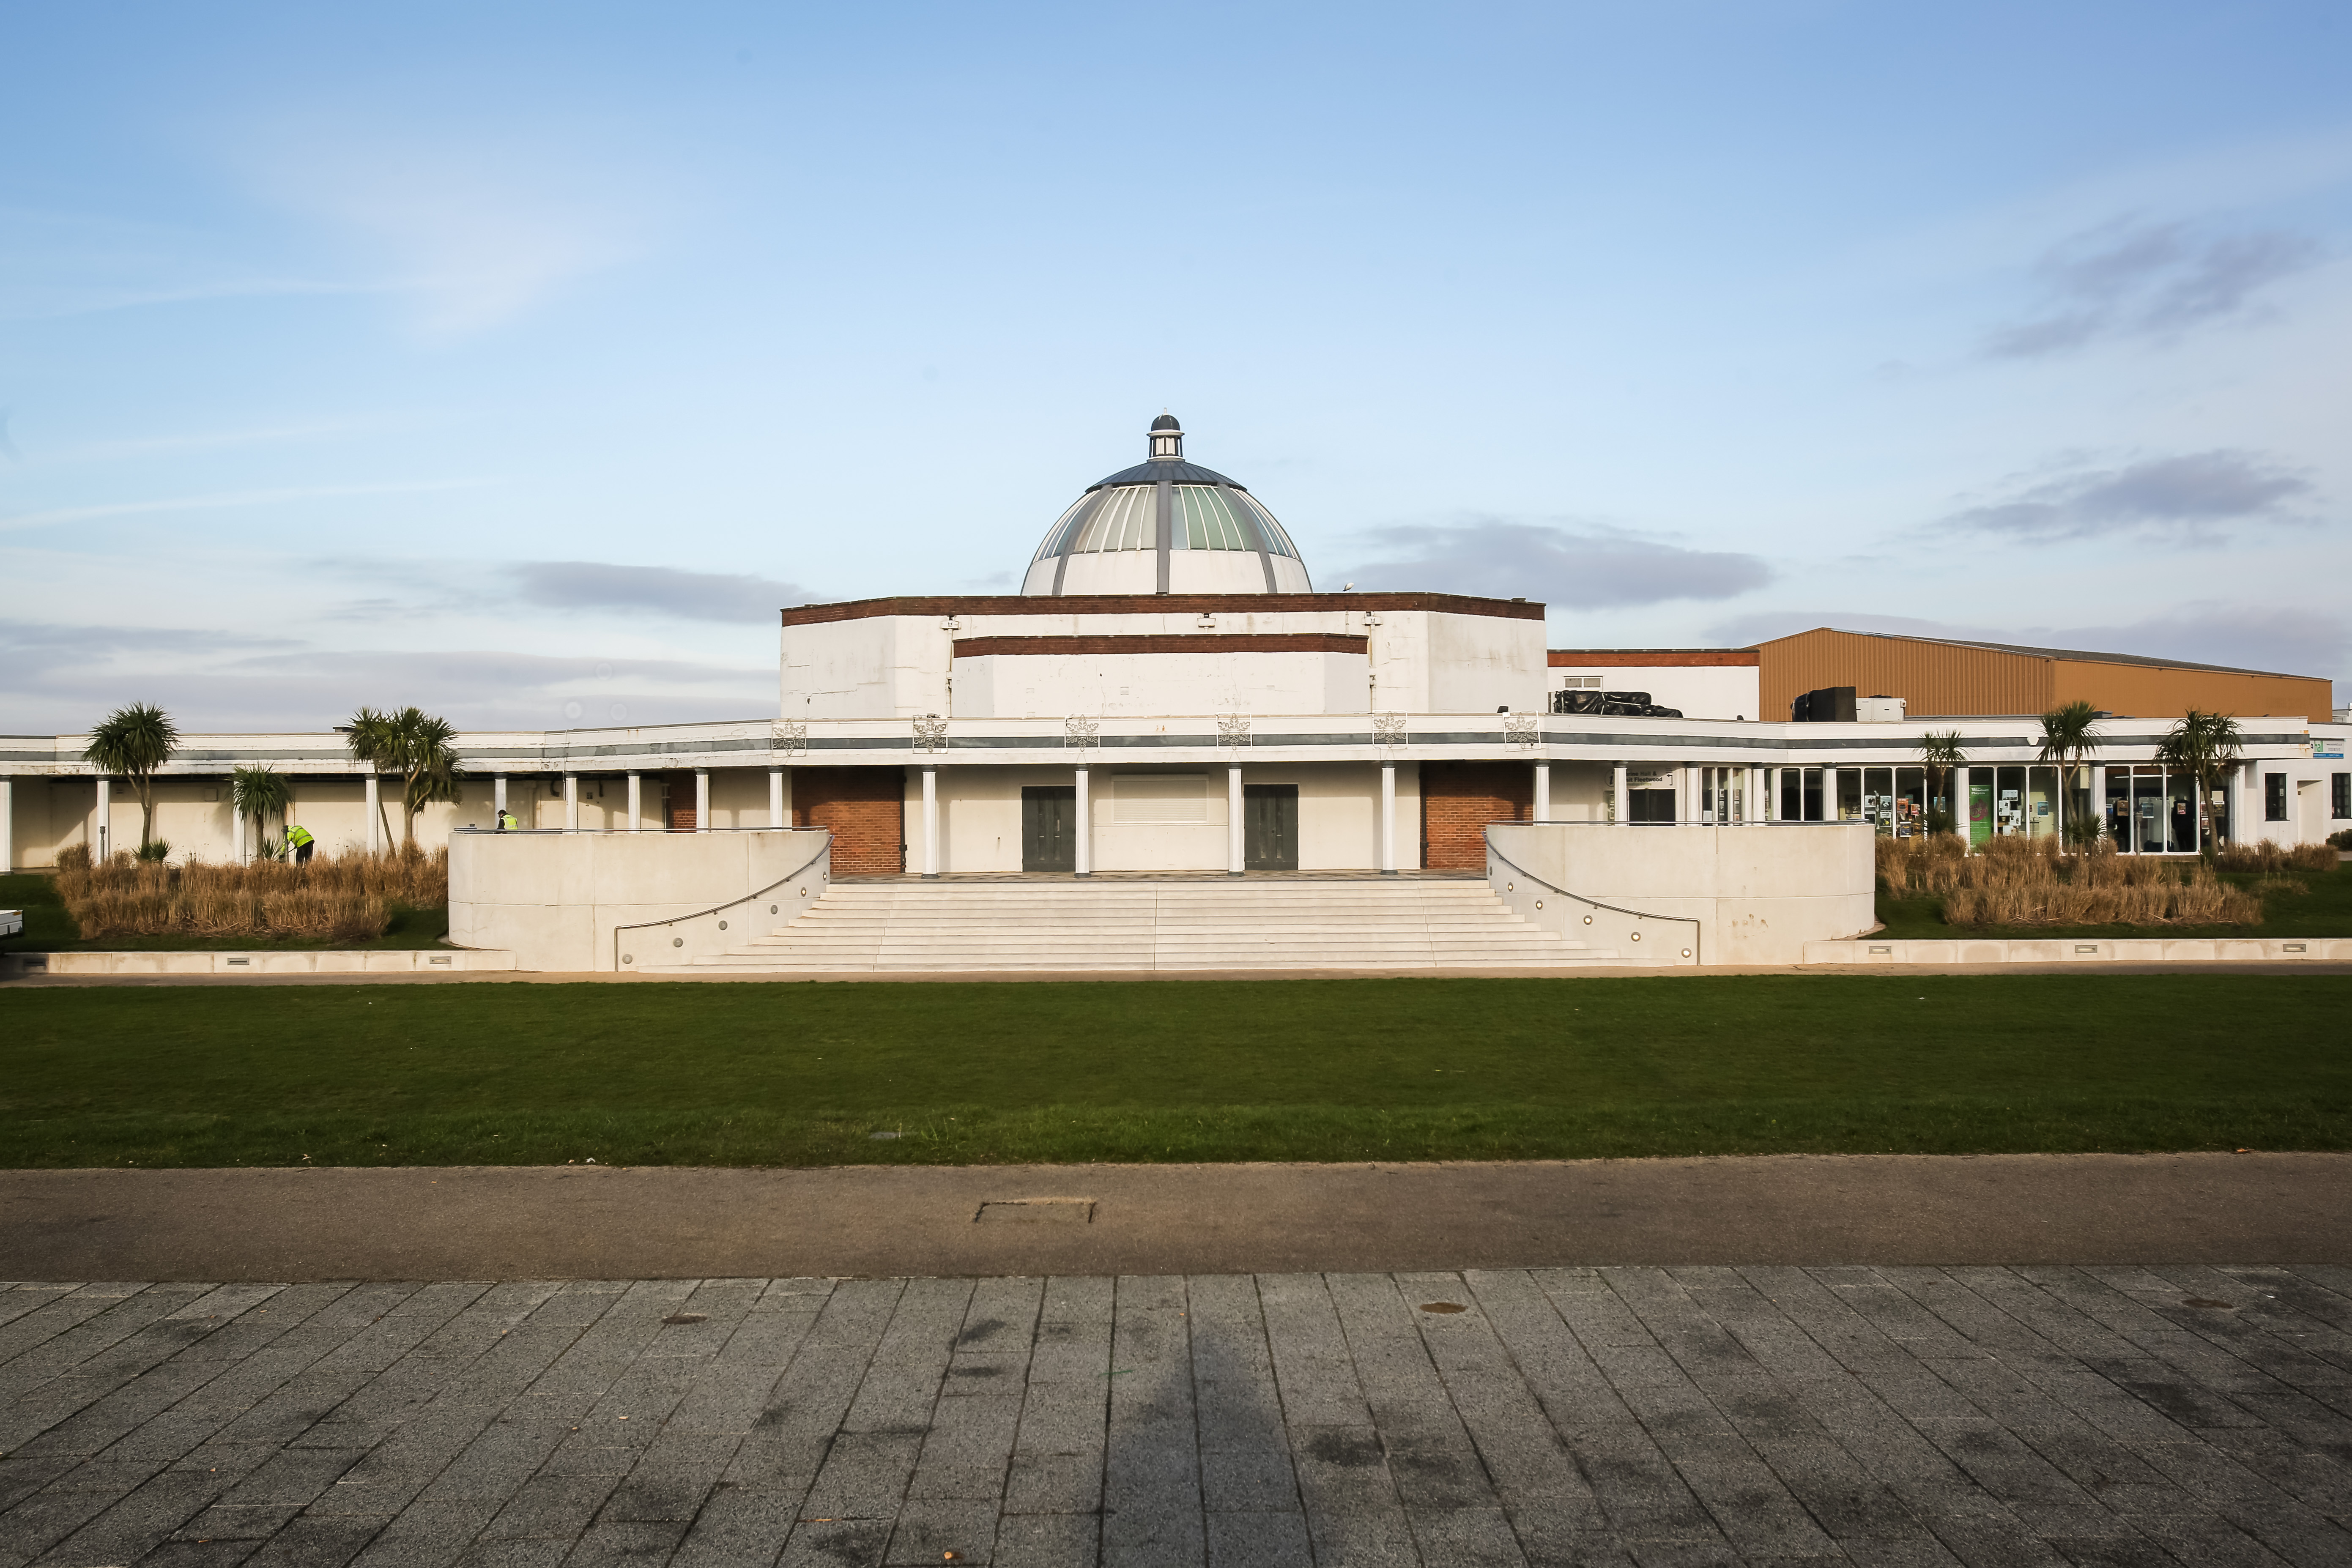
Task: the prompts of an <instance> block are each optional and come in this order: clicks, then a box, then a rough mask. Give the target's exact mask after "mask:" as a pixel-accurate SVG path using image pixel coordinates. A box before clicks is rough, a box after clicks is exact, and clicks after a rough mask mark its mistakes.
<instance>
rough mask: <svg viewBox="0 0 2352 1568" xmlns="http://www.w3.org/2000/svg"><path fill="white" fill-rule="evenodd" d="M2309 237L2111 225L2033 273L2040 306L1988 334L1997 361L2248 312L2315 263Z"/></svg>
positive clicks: (2056, 250)
mask: <svg viewBox="0 0 2352 1568" xmlns="http://www.w3.org/2000/svg"><path fill="white" fill-rule="evenodd" d="M2321 254H2322V253H2321V247H2320V246H2319V244H2318V242H2317V241H2316V240H2315V239H2313V238H2312V237H2309V236H2308V235H2301V234H2294V233H2290V232H2287V231H2285V230H2283V229H2263V230H2255V231H2252V232H2248V233H2243V234H2210V233H2206V232H2203V231H2201V230H2200V229H2199V228H2198V227H2197V226H2195V225H2192V224H2189V223H2186V222H2176V223H2149V222H2147V221H2145V220H2142V219H2129V218H2127V219H2118V220H2116V221H2115V222H2112V223H2106V224H2102V225H2100V226H2098V227H2096V228H2092V229H2086V230H2084V232H2082V233H2080V234H2077V235H2075V236H2074V237H2071V238H2069V239H2067V240H2065V241H2063V242H2062V243H2061V244H2059V245H2058V246H2056V247H2053V249H2052V250H2051V251H2050V252H2049V253H2048V254H2047V255H2045V256H2044V257H2043V258H2042V260H2041V262H2040V263H2039V264H2038V265H2037V266H2036V267H2035V268H2034V278H2035V281H2036V282H2037V283H2038V284H2039V285H2040V288H2041V291H2042V303H2041V305H2040V307H2039V308H2038V309H2037V310H2035V311H2034V312H2033V313H2032V314H2031V315H2028V316H2027V317H2025V318H2024V319H2023V320H2021V321H2012V322H2010V323H2008V324H2007V325H2004V326H2001V327H1998V328H1995V329H1994V330H1993V331H1992V332H1991V333H1990V334H1989V335H1988V337H1987V339H1986V342H1985V350H1986V352H1987V353H1990V354H1991V355H1992V356H1993V357H1994V358H1996V359H2038V358H2042V357H2045V356H2048V355H2052V354H2059V353H2066V352H2068V351H2070V350H2074V349H2078V348H2082V347H2084V346H2085V345H2087V344H2090V343H2093V342H2099V341H2101V340H2104V339H2110V338H2133V337H2137V338H2158V339H2161V338H2170V337H2173V336H2176V335H2178V334H2179V333H2181V332H2183V331H2188V330H2189V329H2190V328H2193V327H2199V326H2203V325H2205V324H2207V323H2209V322H2214V321H2227V320H2229V319H2231V318H2233V317H2241V316H2244V315H2246V314H2248V313H2249V312H2250V311H2251V310H2252V308H2253V305H2254V302H2255V296H2256V295H2257V294H2258V293H2260V292H2261V291H2262V290H2263V289H2265V288H2267V287H2268V286H2269V285H2271V284H2273V283H2275V282H2277V281H2278V280H2279V279H2283V278H2285V277H2288V276H2290V275H2291V274H2293V273H2296V272H2299V271H2302V270H2303V269H2304V268H2307V267H2310V266H2312V265H2313V264H2315V262H2317V261H2318V260H2319V259H2320V257H2321Z"/></svg>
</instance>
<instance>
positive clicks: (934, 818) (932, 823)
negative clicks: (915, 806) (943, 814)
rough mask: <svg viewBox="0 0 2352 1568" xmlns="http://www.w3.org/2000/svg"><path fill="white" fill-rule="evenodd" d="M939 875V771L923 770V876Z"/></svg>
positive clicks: (934, 767) (928, 768)
mask: <svg viewBox="0 0 2352 1568" xmlns="http://www.w3.org/2000/svg"><path fill="white" fill-rule="evenodd" d="M939 874H940V770H939V769H938V768H937V767H936V766H932V767H926V768H925V769H924V770H923V875H924V876H926V877H936V876H938V875H939Z"/></svg>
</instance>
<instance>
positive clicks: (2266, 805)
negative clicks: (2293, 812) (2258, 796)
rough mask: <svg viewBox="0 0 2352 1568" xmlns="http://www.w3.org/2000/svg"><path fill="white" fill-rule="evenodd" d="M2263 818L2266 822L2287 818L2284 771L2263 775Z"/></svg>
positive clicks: (2280, 820) (2281, 820)
mask: <svg viewBox="0 0 2352 1568" xmlns="http://www.w3.org/2000/svg"><path fill="white" fill-rule="evenodd" d="M2285 820H2286V775H2285V774H2284V773H2264V774H2263V821H2265V822H2284V821H2285Z"/></svg>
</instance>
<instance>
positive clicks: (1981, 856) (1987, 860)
mask: <svg viewBox="0 0 2352 1568" xmlns="http://www.w3.org/2000/svg"><path fill="white" fill-rule="evenodd" d="M1878 875H1879V879H1880V880H1881V881H1882V882H1883V883H1884V884H1885V887H1886V890H1887V891H1888V892H1890V893H1892V894H1894V895H1895V897H1897V898H1916V897H1919V896H1921V895H1923V894H1927V895H1935V894H1940V895H1941V896H1942V898H1943V900H1944V922H1945V923H1946V924H1947V925H1956V926H2056V925H2064V926H2094V925H2134V926H2158V925H2180V926H2205V925H2255V924H2259V923H2260V922H2261V921H2262V918H2263V900H2262V898H2261V896H2260V895H2259V894H2256V893H2253V892H2250V891H2248V890H2247V889H2243V888H2239V887H2233V886H2231V885H2230V884H2229V883H2226V882H2224V881H2222V880H2221V879H2220V878H2219V877H2216V876H2215V875H2214V874H2213V870H2212V868H2210V867H2209V866H2204V865H2197V866H2182V865H2179V864H2176V863H2172V862H2168V861H2165V860H2159V859H2156V858H2152V857H2143V856H2136V855H2118V854H2116V852H2115V847H2114V846H2113V845H2111V844H2108V843H2106V842H2105V841H2102V842H2100V843H2098V844H2096V845H2095V846H2093V847H2090V848H2088V849H2084V850H2077V851H2075V852H2074V853H2071V854H2069V853H2066V852H2063V851H2062V850H2061V849H2060V848H2059V846H2058V841H2057V840H2056V839H2055V838H2036V839H2026V838H2017V837H2001V838H1995V839H1993V840H1991V841H1990V843H1987V844H1985V845H1984V846H1982V847H1981V848H1980V849H1979V852H1978V853H1976V854H1974V855H1969V854H1964V853H1963V852H1962V847H1961V845H1960V843H1959V841H1958V839H1956V838H1950V837H1927V838H1882V839H1880V840H1879V841H1878Z"/></svg>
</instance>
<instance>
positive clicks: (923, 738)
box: [915, 714, 948, 752]
mask: <svg viewBox="0 0 2352 1568" xmlns="http://www.w3.org/2000/svg"><path fill="white" fill-rule="evenodd" d="M947 749H948V721H946V720H944V719H940V718H934V717H932V716H931V715H929V714H926V715H924V716H923V717H922V718H920V719H918V720H916V721H915V750H917V751H919V752H944V751H946V750H947Z"/></svg>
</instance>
